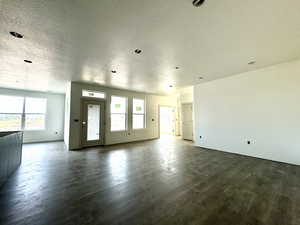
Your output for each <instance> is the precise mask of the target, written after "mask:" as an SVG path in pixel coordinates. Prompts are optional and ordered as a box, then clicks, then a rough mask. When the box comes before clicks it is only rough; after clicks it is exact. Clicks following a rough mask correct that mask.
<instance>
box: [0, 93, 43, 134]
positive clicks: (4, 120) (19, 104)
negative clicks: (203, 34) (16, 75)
mask: <svg viewBox="0 0 300 225" xmlns="http://www.w3.org/2000/svg"><path fill="white" fill-rule="evenodd" d="M46 108H47V99H45V98H29V97H26V98H24V97H20V96H5V95H0V131H19V130H43V129H45V120H46Z"/></svg>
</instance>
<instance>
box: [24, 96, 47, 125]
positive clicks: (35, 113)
mask: <svg viewBox="0 0 300 225" xmlns="http://www.w3.org/2000/svg"><path fill="white" fill-rule="evenodd" d="M46 110H47V100H46V99H45V98H26V99H25V130H43V129H45V119H46Z"/></svg>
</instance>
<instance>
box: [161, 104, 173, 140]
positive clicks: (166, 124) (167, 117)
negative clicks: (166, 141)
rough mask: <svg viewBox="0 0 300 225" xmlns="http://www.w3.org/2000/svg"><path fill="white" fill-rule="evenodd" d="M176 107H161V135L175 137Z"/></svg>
mask: <svg viewBox="0 0 300 225" xmlns="http://www.w3.org/2000/svg"><path fill="white" fill-rule="evenodd" d="M175 113H176V111H175V107H171V106H160V107H159V126H160V135H173V136H175V123H176V114H175Z"/></svg>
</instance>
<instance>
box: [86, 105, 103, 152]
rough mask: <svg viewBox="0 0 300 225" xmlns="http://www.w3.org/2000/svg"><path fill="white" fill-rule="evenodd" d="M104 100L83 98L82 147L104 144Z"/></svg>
mask: <svg viewBox="0 0 300 225" xmlns="http://www.w3.org/2000/svg"><path fill="white" fill-rule="evenodd" d="M104 121H105V103H104V101H96V100H82V135H81V143H82V147H89V146H97V145H102V144H104V124H105V123H104Z"/></svg>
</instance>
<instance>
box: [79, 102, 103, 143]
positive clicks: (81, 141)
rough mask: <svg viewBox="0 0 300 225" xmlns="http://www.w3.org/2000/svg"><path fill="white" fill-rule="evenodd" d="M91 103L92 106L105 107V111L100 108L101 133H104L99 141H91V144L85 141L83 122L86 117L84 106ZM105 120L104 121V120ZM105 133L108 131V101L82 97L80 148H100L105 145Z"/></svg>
mask: <svg viewBox="0 0 300 225" xmlns="http://www.w3.org/2000/svg"><path fill="white" fill-rule="evenodd" d="M86 102H88V103H91V104H93V103H94V104H100V105H103V106H104V107H103V109H101V108H100V115H101V116H102V117H100V133H101V132H102V133H103V135H102V136H101V139H100V140H99V141H91V142H90V144H89V143H87V142H86V141H85V139H86V137H84V131H83V129H84V127H83V122H84V116H85V109H84V105H85V103H86ZM102 110H103V111H102ZM102 118H103V119H102ZM105 131H106V101H105V99H103V100H102V99H94V98H92V99H91V98H85V97H82V98H81V99H80V146H81V147H82V148H86V147H93V146H100V145H105Z"/></svg>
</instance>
